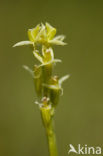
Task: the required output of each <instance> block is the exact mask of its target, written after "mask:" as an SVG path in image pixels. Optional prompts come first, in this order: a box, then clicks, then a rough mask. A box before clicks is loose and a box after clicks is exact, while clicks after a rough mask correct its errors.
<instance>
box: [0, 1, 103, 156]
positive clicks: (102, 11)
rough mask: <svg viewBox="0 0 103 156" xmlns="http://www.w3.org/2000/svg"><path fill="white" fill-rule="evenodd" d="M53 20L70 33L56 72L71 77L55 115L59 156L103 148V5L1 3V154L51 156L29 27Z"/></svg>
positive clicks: (57, 54)
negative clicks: (25, 44)
mask: <svg viewBox="0 0 103 156" xmlns="http://www.w3.org/2000/svg"><path fill="white" fill-rule="evenodd" d="M46 21H47V22H49V23H50V24H51V25H53V26H54V27H56V28H57V30H58V34H65V35H66V40H65V41H66V42H67V43H68V45H67V46H64V47H59V46H57V47H54V50H55V57H56V58H60V59H62V61H63V63H62V64H57V66H55V69H54V73H58V74H59V75H60V76H62V75H65V74H68V73H69V74H71V77H70V79H69V80H68V81H67V82H65V83H64V85H63V87H64V95H63V96H62V97H61V100H60V103H59V105H58V107H57V110H56V114H55V128H56V134H57V142H58V149H59V156H67V155H68V148H69V144H73V145H74V146H75V147H76V146H77V145H78V144H81V145H85V144H87V145H88V146H101V147H102V146H103V1H102V0H99V1H97V0H63V1H60V0H29V1H27V0H21V1H20V0H17V1H13V0H8V1H3V0H1V1H0V38H1V39H0V156H42V155H43V156H48V148H47V142H46V137H45V130H44V128H43V125H42V122H41V117H40V112H39V109H38V106H37V105H35V104H34V101H35V97H36V95H35V91H34V85H33V80H32V78H31V76H30V75H29V74H28V72H26V71H25V70H24V69H23V68H22V65H23V64H26V65H28V66H29V67H31V68H32V67H33V65H34V64H35V62H36V60H35V59H34V57H33V55H32V52H31V49H30V48H29V47H17V48H12V46H13V44H15V43H16V42H18V41H21V40H27V30H28V28H33V27H34V26H35V25H37V24H38V23H40V22H46Z"/></svg>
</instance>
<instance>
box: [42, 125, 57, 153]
mask: <svg viewBox="0 0 103 156" xmlns="http://www.w3.org/2000/svg"><path fill="white" fill-rule="evenodd" d="M45 128H46V135H47V140H48V146H49V153H50V156H58V151H57V143H56V136H55V131H54V126H53V122H51V123H50V125H49V126H48V127H45Z"/></svg>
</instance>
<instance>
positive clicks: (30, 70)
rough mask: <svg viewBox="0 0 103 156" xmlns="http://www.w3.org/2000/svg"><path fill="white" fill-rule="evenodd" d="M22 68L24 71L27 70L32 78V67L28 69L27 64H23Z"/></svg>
mask: <svg viewBox="0 0 103 156" xmlns="http://www.w3.org/2000/svg"><path fill="white" fill-rule="evenodd" d="M23 68H24V69H25V70H26V71H28V72H29V73H30V74H31V75H32V77H33V78H34V72H33V71H32V69H30V68H29V67H28V66H26V65H23Z"/></svg>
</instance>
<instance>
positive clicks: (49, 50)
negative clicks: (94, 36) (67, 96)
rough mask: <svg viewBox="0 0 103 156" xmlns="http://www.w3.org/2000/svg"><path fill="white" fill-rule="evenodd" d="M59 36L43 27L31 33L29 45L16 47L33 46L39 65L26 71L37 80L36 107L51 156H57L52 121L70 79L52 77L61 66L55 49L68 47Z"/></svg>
mask: <svg viewBox="0 0 103 156" xmlns="http://www.w3.org/2000/svg"><path fill="white" fill-rule="evenodd" d="M56 33H57V30H56V28H54V27H52V26H51V25H50V24H49V23H46V24H45V25H44V24H43V23H41V24H38V25H37V26H36V27H35V28H33V29H29V30H28V38H29V40H28V41H21V42H18V43H16V44H15V45H14V46H13V47H18V46H25V45H29V46H32V48H33V51H32V53H33V56H34V57H35V59H37V60H38V64H35V65H34V67H33V70H31V69H30V68H29V67H28V66H26V65H24V66H23V68H24V69H26V70H27V71H28V72H29V73H30V74H31V75H32V77H33V80H34V86H35V92H36V95H37V98H38V100H36V101H35V103H36V104H38V106H39V109H40V113H41V117H42V121H43V125H44V127H45V130H46V135H47V139H48V146H49V155H50V156H58V151H57V145H56V137H55V132H54V127H53V117H54V114H55V110H56V106H57V104H58V103H59V98H60V96H61V93H62V94H63V88H62V84H63V82H64V81H65V80H67V79H68V78H69V75H66V76H63V77H62V78H59V77H58V76H55V75H54V74H53V66H54V65H55V64H56V63H58V62H62V61H61V60H60V59H55V56H54V51H53V45H61V46H64V45H66V43H64V39H65V36H64V35H59V36H56Z"/></svg>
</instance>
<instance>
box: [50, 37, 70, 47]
mask: <svg viewBox="0 0 103 156" xmlns="http://www.w3.org/2000/svg"><path fill="white" fill-rule="evenodd" d="M48 42H49V43H50V44H54V45H62V46H64V45H66V44H67V43H64V42H63V41H60V40H54V39H53V40H50V41H48Z"/></svg>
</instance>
